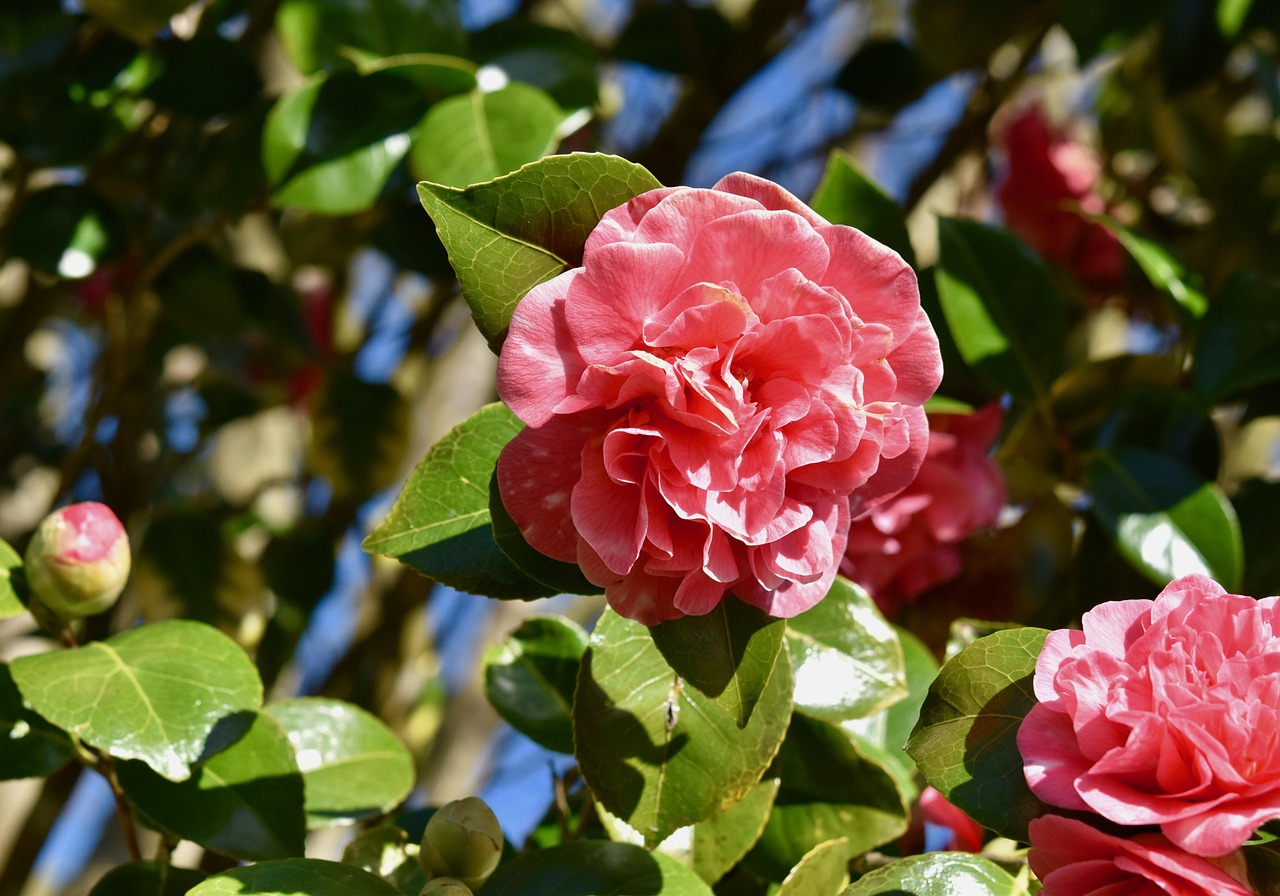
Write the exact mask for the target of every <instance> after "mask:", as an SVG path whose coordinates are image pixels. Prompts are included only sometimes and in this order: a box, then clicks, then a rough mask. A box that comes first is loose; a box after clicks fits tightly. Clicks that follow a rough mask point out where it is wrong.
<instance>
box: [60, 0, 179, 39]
mask: <svg viewBox="0 0 1280 896" xmlns="http://www.w3.org/2000/svg"><path fill="white" fill-rule="evenodd" d="M83 6H84V11H85V12H87V13H89V15H91V16H93V17H94V18H96V19H98V20H100V21H102V22H103V23H105V24H107V25H110V26H111V27H112V28H114V29H115V30H117V31H119V32H120V33H121V34H124V35H126V36H128V37H130V38H132V39H133V40H136V41H137V42H138V43H140V44H149V43H151V40H152V38H153V37H155V33H156V32H157V31H159V30H160V29H161V28H163V27H164V26H165V25H167V24H168V23H169V19H171V18H173V17H174V16H175V15H177V14H178V13H180V12H182V10H184V9H186V8H187V6H188V3H187V0H83Z"/></svg>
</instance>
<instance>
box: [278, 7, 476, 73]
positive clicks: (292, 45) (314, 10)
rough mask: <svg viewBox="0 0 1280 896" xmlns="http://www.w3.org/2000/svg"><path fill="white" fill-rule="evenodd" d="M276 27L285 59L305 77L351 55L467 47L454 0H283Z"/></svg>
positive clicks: (453, 50) (364, 56)
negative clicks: (282, 45)
mask: <svg viewBox="0 0 1280 896" xmlns="http://www.w3.org/2000/svg"><path fill="white" fill-rule="evenodd" d="M276 29H277V30H278V32H279V34H280V39H281V42H282V43H283V44H284V48H285V51H286V52H287V53H288V54H289V58H290V59H292V60H293V63H294V65H296V66H298V68H299V69H301V70H302V72H303V74H307V75H310V74H313V73H314V72H318V71H320V70H321V69H333V68H340V67H345V66H349V65H350V64H351V63H352V62H353V61H354V60H355V59H369V58H379V57H386V56H398V55H401V54H407V53H447V54H452V55H455V56H456V55H460V54H461V53H463V52H464V51H465V49H466V33H465V32H464V31H463V30H462V23H461V21H460V20H459V16H458V4H457V3H455V2H453V0H285V2H284V3H282V4H280V9H279V11H278V12H277V13H276Z"/></svg>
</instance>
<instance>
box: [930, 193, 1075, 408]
mask: <svg viewBox="0 0 1280 896" xmlns="http://www.w3.org/2000/svg"><path fill="white" fill-rule="evenodd" d="M938 241H939V247H938V253H939V254H938V269H937V284H938V297H939V299H940V301H941V303H942V310H943V313H944V314H945V315H946V319H947V325H948V327H949V328H950V330H951V335H952V336H953V337H954V338H955V341H956V345H957V346H958V347H959V349H960V354H961V355H962V356H963V357H964V360H965V361H966V362H967V363H968V364H970V365H972V366H973V367H976V368H977V369H978V370H979V371H981V372H982V373H984V374H986V375H987V376H989V377H990V378H991V379H992V380H994V381H995V382H997V383H999V384H1000V385H1001V386H1003V387H1004V388H1005V389H1008V390H1009V391H1010V392H1012V393H1013V394H1014V395H1015V396H1017V397H1019V398H1031V399H1036V398H1041V397H1043V396H1044V395H1045V394H1046V393H1047V392H1048V384H1049V383H1050V382H1051V381H1052V380H1053V378H1054V377H1055V376H1056V374H1057V372H1058V367H1059V362H1060V359H1061V357H1062V346H1063V343H1064V340H1065V337H1066V329H1065V328H1066V319H1065V317H1066V315H1065V309H1064V307H1063V306H1062V305H1061V304H1060V303H1059V301H1058V299H1057V297H1056V295H1055V294H1054V289H1053V284H1052V283H1051V281H1050V279H1049V275H1048V273H1047V271H1046V270H1045V267H1044V263H1043V262H1041V261H1040V259H1039V258H1037V257H1036V256H1035V254H1034V253H1032V252H1031V250H1030V249H1028V248H1027V247H1026V246H1025V245H1024V244H1023V243H1022V242H1020V241H1019V240H1017V239H1016V238H1014V237H1013V236H1011V235H1010V234H1009V233H1008V232H1006V231H1004V230H1001V229H999V228H997V227H992V226H990V225H987V224H980V223H978V222H977V221H964V220H960V219H955V218H939V219H938Z"/></svg>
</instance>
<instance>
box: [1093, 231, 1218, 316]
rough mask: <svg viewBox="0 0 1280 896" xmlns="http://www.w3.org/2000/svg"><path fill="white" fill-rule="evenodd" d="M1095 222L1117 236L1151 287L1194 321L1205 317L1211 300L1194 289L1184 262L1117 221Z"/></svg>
mask: <svg viewBox="0 0 1280 896" xmlns="http://www.w3.org/2000/svg"><path fill="white" fill-rule="evenodd" d="M1096 220H1097V221H1098V222H1099V223H1100V224H1102V225H1103V226H1104V227H1106V228H1107V229H1108V230H1110V231H1111V232H1112V233H1114V234H1115V236H1116V239H1118V240H1119V241H1120V245H1122V246H1124V247H1125V249H1126V250H1127V251H1128V253H1129V254H1130V255H1132V256H1133V260H1134V261H1136V262H1137V263H1138V267H1140V268H1142V273H1144V274H1146V275H1147V279H1148V280H1150V281H1151V285H1152V286H1154V287H1155V288H1156V289H1159V290H1161V291H1163V292H1165V293H1168V295H1169V297H1170V298H1172V299H1173V300H1174V302H1176V303H1177V304H1178V307H1180V308H1181V309H1182V310H1183V311H1185V312H1187V314H1189V315H1190V316H1191V317H1192V318H1200V317H1203V316H1204V313H1205V311H1206V310H1208V308H1209V300H1208V299H1207V298H1205V295H1204V293H1202V292H1201V291H1200V290H1199V288H1198V287H1197V286H1196V285H1195V283H1194V280H1193V277H1192V275H1191V273H1190V272H1189V271H1188V270H1187V269H1186V267H1184V266H1183V265H1182V263H1181V262H1179V261H1178V260H1177V259H1176V258H1174V257H1173V256H1172V255H1170V254H1169V252H1168V251H1167V250H1165V249H1164V247H1162V246H1161V245H1160V244H1159V243H1156V242H1154V241H1153V240H1149V239H1147V238H1146V237H1142V236H1138V235H1137V234H1136V233H1134V232H1133V231H1132V230H1130V229H1129V228H1127V227H1125V226H1124V225H1123V224H1121V223H1120V222H1119V221H1116V220H1115V219H1114V218H1110V217H1107V216H1098V217H1097V218H1096Z"/></svg>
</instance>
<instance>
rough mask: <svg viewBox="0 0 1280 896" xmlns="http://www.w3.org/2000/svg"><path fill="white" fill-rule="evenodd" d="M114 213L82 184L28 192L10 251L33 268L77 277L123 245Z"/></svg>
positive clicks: (16, 224) (14, 230) (110, 255)
mask: <svg viewBox="0 0 1280 896" xmlns="http://www.w3.org/2000/svg"><path fill="white" fill-rule="evenodd" d="M123 236H124V234H123V230H122V226H121V223H120V220H119V216H118V215H116V213H115V211H114V210H113V209H112V208H111V206H109V205H108V204H107V203H106V202H105V201H104V200H103V199H102V198H101V197H99V196H98V195H96V194H95V193H93V192H92V191H91V190H89V189H88V188H87V187H83V186H79V185H73V184H55V185H54V186H51V187H47V188H45V189H43V190H39V191H37V192H35V193H32V194H31V196H29V197H28V198H27V200H26V202H24V203H23V204H22V206H21V208H19V210H18V212H17V214H16V215H15V216H14V220H13V235H12V238H11V240H10V245H9V249H10V252H11V253H12V254H13V255H14V256H16V257H18V258H25V259H26V260H27V261H28V262H30V263H31V265H32V266H33V267H36V268H39V269H40V270H42V271H45V272H47V273H50V274H57V275H58V276H60V277H65V278H67V279H71V280H76V279H80V278H83V277H87V276H89V275H90V274H92V273H93V272H94V271H95V270H97V269H98V267H99V265H101V264H102V263H103V262H104V261H107V260H109V259H110V258H111V257H112V256H114V255H116V254H118V253H119V251H120V248H121V247H122V246H123V242H124V241H123Z"/></svg>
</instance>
